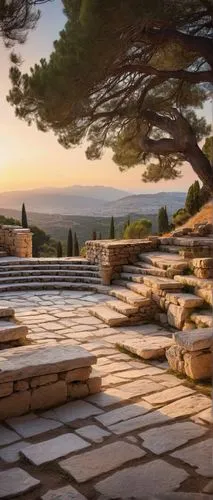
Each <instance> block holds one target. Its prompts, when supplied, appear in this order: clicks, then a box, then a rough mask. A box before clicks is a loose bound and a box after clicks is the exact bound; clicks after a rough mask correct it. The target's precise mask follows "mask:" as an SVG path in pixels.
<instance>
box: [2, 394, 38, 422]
mask: <svg viewBox="0 0 213 500" xmlns="http://www.w3.org/2000/svg"><path fill="white" fill-rule="evenodd" d="M30 399H31V395H30V391H25V392H16V393H13V394H11V395H10V396H7V397H5V398H1V399H0V420H5V419H6V418H8V417H18V416H19V415H23V414H24V413H27V412H28V410H29V407H30Z"/></svg>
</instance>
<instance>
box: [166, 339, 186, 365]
mask: <svg viewBox="0 0 213 500" xmlns="http://www.w3.org/2000/svg"><path fill="white" fill-rule="evenodd" d="M184 335H185V334H184ZM183 354H184V349H183V348H182V347H180V346H179V345H172V346H171V347H170V348H169V349H167V350H166V358H167V360H168V363H169V366H170V368H171V369H172V370H173V371H177V372H179V373H183V374H184V373H185V370H184V359H183Z"/></svg>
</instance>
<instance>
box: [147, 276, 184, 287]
mask: <svg viewBox="0 0 213 500" xmlns="http://www.w3.org/2000/svg"><path fill="white" fill-rule="evenodd" d="M144 284H145V285H147V286H150V287H151V288H153V289H154V290H176V291H177V290H181V289H182V288H183V287H184V285H183V284H182V283H180V282H177V281H175V280H173V279H170V278H158V277H157V276H156V277H155V276H144Z"/></svg>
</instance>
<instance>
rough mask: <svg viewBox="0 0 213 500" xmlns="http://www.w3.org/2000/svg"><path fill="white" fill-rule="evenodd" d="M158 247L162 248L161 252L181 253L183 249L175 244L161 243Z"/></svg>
mask: <svg viewBox="0 0 213 500" xmlns="http://www.w3.org/2000/svg"><path fill="white" fill-rule="evenodd" d="M158 249H159V250H160V252H164V253H173V254H179V251H180V250H181V248H180V247H176V246H174V245H160V246H159V247H158Z"/></svg>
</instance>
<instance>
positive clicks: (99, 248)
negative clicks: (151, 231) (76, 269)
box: [86, 237, 159, 285]
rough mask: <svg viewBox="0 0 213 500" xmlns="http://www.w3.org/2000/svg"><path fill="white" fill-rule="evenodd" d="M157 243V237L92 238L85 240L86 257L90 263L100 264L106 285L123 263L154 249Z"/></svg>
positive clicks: (133, 261)
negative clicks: (127, 238)
mask: <svg viewBox="0 0 213 500" xmlns="http://www.w3.org/2000/svg"><path fill="white" fill-rule="evenodd" d="M158 245H159V238H158V237H150V238H147V239H144V240H118V241H116V240H92V241H87V242H86V257H87V259H88V260H89V261H90V262H91V263H98V264H99V265H100V269H101V273H102V281H103V283H104V284H106V285H107V284H110V281H111V279H112V277H116V274H117V273H119V272H120V271H121V268H122V266H123V265H125V264H133V263H135V262H136V261H137V258H138V256H139V254H140V253H142V252H151V251H154V250H156V249H157V248H158Z"/></svg>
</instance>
